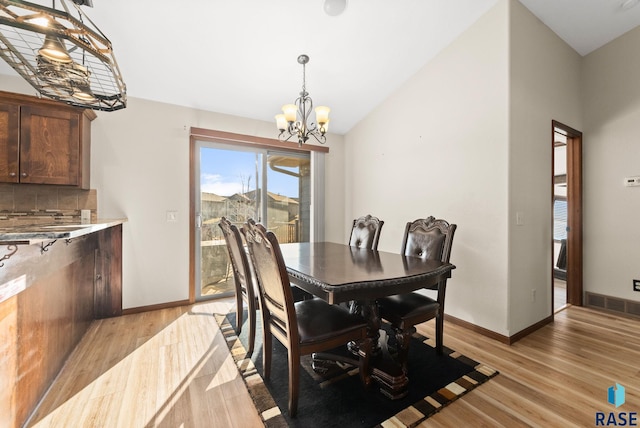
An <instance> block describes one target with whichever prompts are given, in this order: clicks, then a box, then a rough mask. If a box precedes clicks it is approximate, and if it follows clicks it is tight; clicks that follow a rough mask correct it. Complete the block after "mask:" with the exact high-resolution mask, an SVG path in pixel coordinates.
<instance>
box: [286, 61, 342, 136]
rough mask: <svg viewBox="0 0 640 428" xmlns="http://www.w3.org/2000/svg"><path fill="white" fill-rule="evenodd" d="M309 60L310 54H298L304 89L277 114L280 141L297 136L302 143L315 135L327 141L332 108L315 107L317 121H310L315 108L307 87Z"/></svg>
mask: <svg viewBox="0 0 640 428" xmlns="http://www.w3.org/2000/svg"><path fill="white" fill-rule="evenodd" d="M308 62H309V56H308V55H304V54H303V55H300V56H298V63H299V64H302V91H301V92H300V96H299V97H298V98H297V99H296V101H295V103H294V104H286V105H284V106H282V114H278V115H276V125H277V127H278V130H279V131H280V134H279V135H278V139H279V140H280V141H289V140H290V139H291V137H293V136H295V137H297V139H298V145H300V146H301V145H302V144H303V143H306V142H307V140H309V137H313V138H314V139H315V140H316V141H317V142H319V143H320V144H324V143H326V141H327V138H326V137H325V134H326V133H327V130H328V129H329V112H330V111H331V109H329V107H325V106H318V107H316V109H315V113H316V123H317V125H316V123H313V122H309V116H310V115H311V111H312V110H313V101H312V100H311V97H310V96H309V93H308V92H307V88H306V75H305V66H306V65H307V63H308Z"/></svg>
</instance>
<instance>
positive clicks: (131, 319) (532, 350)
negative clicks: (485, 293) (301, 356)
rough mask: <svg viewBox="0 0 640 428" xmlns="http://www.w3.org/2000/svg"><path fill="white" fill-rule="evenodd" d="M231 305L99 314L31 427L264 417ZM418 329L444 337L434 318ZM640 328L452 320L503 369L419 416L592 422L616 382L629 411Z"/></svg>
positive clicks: (451, 331) (579, 315)
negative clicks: (495, 335)
mask: <svg viewBox="0 0 640 428" xmlns="http://www.w3.org/2000/svg"><path fill="white" fill-rule="evenodd" d="M233 304H234V303H233V300H232V299H224V300H218V301H211V302H206V303H200V304H196V305H191V306H188V307H182V308H168V309H162V310H158V311H152V312H146V313H139V314H131V315H126V316H121V317H117V318H111V319H108V320H100V321H95V322H94V323H93V324H92V325H91V327H90V329H89V331H88V332H87V334H86V335H85V336H84V337H83V339H82V341H81V342H80V344H79V345H78V347H77V348H76V349H75V350H74V352H73V353H72V355H71V357H70V358H69V360H68V361H67V363H66V364H65V367H64V368H63V371H62V372H61V374H60V376H59V377H58V378H57V380H56V382H55V383H54V384H53V385H52V387H51V389H50V391H49V393H48V394H47V396H46V397H45V399H44V400H43V401H42V403H41V405H40V407H39V409H38V411H37V412H36V413H35V414H34V416H33V417H32V418H31V420H30V422H29V425H28V426H32V427H39V428H45V427H52V428H57V427H68V426H100V427H109V426H114V427H118V428H120V427H133V428H136V427H145V428H146V427H175V426H184V427H225V428H226V427H243V428H244V427H254V426H261V421H260V417H259V415H258V413H257V411H256V409H255V407H254V406H253V404H252V401H251V397H250V396H249V394H248V392H247V389H246V386H245V384H244V382H243V380H242V378H241V377H240V376H239V374H238V371H237V368H236V365H235V363H234V361H233V358H232V357H231V355H230V353H229V351H228V348H227V344H226V342H225V339H224V337H223V336H222V334H221V333H220V330H219V328H218V326H217V324H216V322H215V319H214V318H213V315H212V314H213V313H216V312H217V313H226V312H228V311H229V309H230V308H232V307H233ZM418 330H419V332H420V333H422V334H424V335H426V336H428V337H434V331H433V323H432V322H428V323H425V324H422V325H420V326H418ZM638 331H640V320H637V319H631V318H623V317H618V316H616V315H612V314H609V313H603V312H597V311H594V310H590V309H584V308H574V307H569V308H568V309H566V310H564V311H562V312H559V313H558V314H556V316H555V321H554V322H553V323H551V324H548V325H546V326H544V327H543V328H541V329H540V330H538V331H536V332H534V333H532V334H530V335H529V336H527V337H525V338H523V339H521V340H520V341H518V342H516V343H515V344H513V345H511V346H508V345H505V344H503V343H499V342H497V341H495V340H492V339H490V338H487V337H485V336H481V335H479V334H477V333H474V332H471V331H469V330H467V329H465V328H463V327H460V326H458V325H454V324H450V323H445V337H444V343H445V346H448V347H450V348H453V349H455V350H457V351H459V352H461V353H462V354H464V355H466V356H468V357H470V358H473V359H475V360H476V361H480V362H482V363H484V364H487V365H489V366H491V367H493V368H495V369H496V370H498V371H500V374H499V375H498V376H497V377H496V378H494V379H492V380H490V381H489V382H487V383H485V384H483V385H480V386H479V387H478V388H476V389H474V390H472V391H471V392H469V393H468V394H466V395H464V396H463V397H461V398H460V399H458V400H457V401H455V402H453V403H452V404H451V405H449V406H447V407H446V408H444V409H443V410H442V411H441V412H439V413H437V414H436V415H434V416H432V417H431V418H429V419H427V420H426V421H424V422H423V423H422V424H421V425H420V426H421V427H460V426H474V427H476V426H478V427H483V426H486V427H509V428H511V427H525V426H533V427H536V426H540V427H556V426H558V427H560V426H562V427H571V426H591V425H594V421H595V412H596V411H604V412H608V411H611V410H614V409H615V408H612V406H611V405H610V404H608V403H607V397H606V392H607V388H608V387H609V386H611V385H613V384H614V383H615V382H618V383H620V384H622V385H624V386H625V388H626V391H627V395H626V403H625V404H624V405H623V407H621V408H620V409H621V410H622V411H624V409H626V411H638V410H639V409H640V365H639V364H638V361H640V335H638Z"/></svg>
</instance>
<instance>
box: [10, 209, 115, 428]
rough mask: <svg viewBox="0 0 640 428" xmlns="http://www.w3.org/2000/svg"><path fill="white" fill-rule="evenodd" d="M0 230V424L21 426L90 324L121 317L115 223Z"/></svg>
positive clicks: (32, 225) (25, 226)
mask: <svg viewBox="0 0 640 428" xmlns="http://www.w3.org/2000/svg"><path fill="white" fill-rule="evenodd" d="M125 221H126V220H123V219H117V220H96V221H93V222H91V223H89V224H79V223H78V224H68V223H56V222H52V223H45V224H30V225H19V226H7V227H0V426H22V425H23V424H24V423H25V422H26V421H27V419H28V417H29V415H30V414H31V413H32V412H33V410H34V409H35V407H36V406H37V404H38V402H39V401H40V399H41V398H42V396H43V395H44V393H45V392H46V391H47V389H48V388H49V386H50V385H51V383H52V382H53V380H54V379H55V377H56V376H57V374H58V372H59V371H60V369H61V368H62V366H63V365H64V362H65V361H66V359H67V358H68V356H69V355H70V354H71V352H72V351H73V349H74V348H75V346H76V345H77V344H78V342H79V341H80V339H81V338H82V336H83V335H84V334H85V332H86V331H87V330H88V328H89V326H90V324H91V322H92V321H93V320H94V319H98V318H107V317H112V316H118V315H121V314H122V224H123V223H124V222H125Z"/></svg>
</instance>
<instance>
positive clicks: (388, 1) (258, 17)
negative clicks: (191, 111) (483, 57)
mask: <svg viewBox="0 0 640 428" xmlns="http://www.w3.org/2000/svg"><path fill="white" fill-rule="evenodd" d="M32 1H33V2H34V3H39V4H44V5H47V6H51V2H50V1H49V0H32ZM323 1H324V0H275V1H265V0H224V1H223V0H182V1H180V2H169V1H167V0H135V1H132V0H93V5H94V7H93V8H89V7H86V8H85V9H84V11H85V13H86V14H87V15H88V16H89V18H91V20H92V21H93V22H94V23H95V24H96V25H97V26H98V27H99V28H100V29H101V30H102V31H103V32H104V33H105V34H106V35H107V37H108V38H109V39H110V40H111V42H112V44H113V48H114V52H115V56H116V59H117V61H118V64H119V66H120V70H121V72H122V75H123V76H124V80H125V82H126V84H127V94H128V96H130V97H137V98H145V99H150V100H155V101H161V102H167V103H172V104H178V105H183V106H188V107H193V108H198V109H203V110H210V111H216V112H221V113H228V114H232V115H239V116H244V117H250V118H254V119H260V120H266V121H272V120H273V116H274V115H275V114H277V113H279V112H280V107H281V106H282V105H283V104H286V103H290V102H293V100H294V99H295V98H296V97H297V96H298V93H299V92H300V89H301V85H302V66H301V65H299V64H298V63H297V61H296V59H297V57H298V55H299V54H302V53H305V54H308V55H309V56H310V58H311V60H310V62H309V64H308V65H307V90H308V91H309V93H310V95H311V97H312V98H313V100H314V102H315V103H316V105H321V104H322V105H328V106H329V107H331V109H332V112H331V127H330V130H331V132H336V133H340V134H343V133H346V132H347V131H348V130H349V129H351V128H352V127H353V126H354V125H355V124H356V123H357V122H358V121H359V120H360V119H362V118H363V117H364V116H366V115H367V113H369V112H370V111H371V110H372V109H373V108H374V107H375V106H376V105H378V104H379V103H380V102H381V101H382V100H383V99H385V98H386V97H387V96H388V95H389V94H391V93H392V92H393V91H394V90H395V89H396V88H398V87H399V86H400V85H401V84H402V83H403V82H404V81H405V80H407V79H408V78H409V77H410V76H411V75H412V74H414V73H415V72H416V71H417V70H419V69H420V68H422V67H423V66H424V65H425V64H426V63H427V62H428V61H429V60H430V59H432V58H433V57H434V56H435V55H436V54H437V53H438V52H439V51H440V50H442V49H443V48H444V47H445V46H447V45H448V44H449V43H451V42H452V41H453V40H454V39H455V38H456V37H457V36H458V35H460V34H461V33H462V32H463V31H464V30H465V29H467V28H468V27H469V26H470V25H472V24H473V23H474V22H475V21H476V20H477V19H478V18H479V17H480V16H482V15H483V14H484V13H485V12H486V11H488V10H489V9H490V8H491V7H493V6H494V5H495V4H496V3H497V0H348V6H347V9H346V11H345V12H344V13H343V14H342V15H340V16H337V17H330V16H328V15H326V14H325V13H324V12H323ZM629 1H631V0H520V2H521V3H522V4H524V5H525V6H526V7H527V8H528V9H529V10H531V11H532V12H533V13H534V14H535V15H536V16H538V17H539V18H540V19H541V20H542V21H543V22H544V23H545V24H547V25H548V26H549V27H550V28H551V29H552V30H553V31H555V32H556V33H557V34H558V35H559V36H560V37H561V38H562V39H563V40H565V41H566V42H567V43H568V44H569V45H571V46H572V47H573V48H574V49H575V50H576V51H577V52H578V53H580V54H581V55H585V54H587V53H589V52H591V51H592V50H594V49H597V48H598V47H600V46H602V45H604V44H606V43H608V42H609V41H611V40H613V39H614V38H616V37H618V36H619V35H621V34H623V33H625V32H627V31H628V30H630V29H632V28H634V27H635V26H637V25H639V24H640V6H637V7H632V8H630V9H628V10H625V8H624V7H623V6H622V5H623V3H625V2H629ZM634 1H635V0H634ZM0 73H5V74H15V73H14V72H13V70H11V69H10V68H9V67H8V66H7V65H6V64H4V63H2V64H1V65H0ZM274 128H275V126H274ZM274 136H275V129H274Z"/></svg>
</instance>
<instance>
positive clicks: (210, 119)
mask: <svg viewBox="0 0 640 428" xmlns="http://www.w3.org/2000/svg"><path fill="white" fill-rule="evenodd" d="M0 89H2V90H7V91H13V92H23V93H27V94H33V93H34V91H33V90H32V89H31V87H30V86H29V85H28V84H26V83H25V82H24V81H23V80H22V78H20V77H9V76H2V77H1V80H0ZM97 114H98V118H97V119H96V120H94V121H93V122H92V146H91V187H92V188H94V189H97V194H98V215H99V216H100V217H103V218H109V217H110V218H113V217H127V218H128V219H129V221H128V223H126V224H125V226H124V229H123V259H124V260H123V306H124V308H125V309H126V308H134V307H140V306H149V305H154V304H159V303H167V302H174V301H180V300H186V299H188V298H189V218H188V216H189V128H190V127H199V128H208V129H217V130H222V131H227V132H235V133H241V134H248V135H255V136H260V137H268V138H275V136H276V135H277V134H276V130H275V125H274V124H272V123H268V122H261V121H256V120H251V119H245V118H240V117H236V116H228V115H222V114H217V113H211V112H205V111H201V110H194V109H189V108H186V107H179V106H175V105H169V104H162V103H158V102H154V101H146V100H141V99H136V98H129V100H128V106H127V108H126V109H124V110H119V111H116V112H97ZM327 140H328V143H327V145H328V146H330V153H329V155H328V156H327V158H326V176H327V182H326V187H327V188H329V189H341V188H343V187H344V186H343V185H342V184H341V183H342V182H343V181H344V173H343V163H342V162H343V161H342V159H343V157H344V155H343V143H342V140H343V137H341V136H335V135H330V136H329V137H328V138H327ZM343 201H344V196H343V193H342V191H341V190H338V191H331V192H329V194H328V195H327V198H326V205H327V216H328V219H329V220H330V221H331V222H336V223H339V224H342V223H343V222H344V219H343V215H342V213H343V212H344V208H343ZM167 211H177V213H178V216H177V217H178V218H177V220H178V221H177V222H175V223H168V222H167V221H166V212H167ZM328 234H329V236H332V234H331V231H329V233H328Z"/></svg>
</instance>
